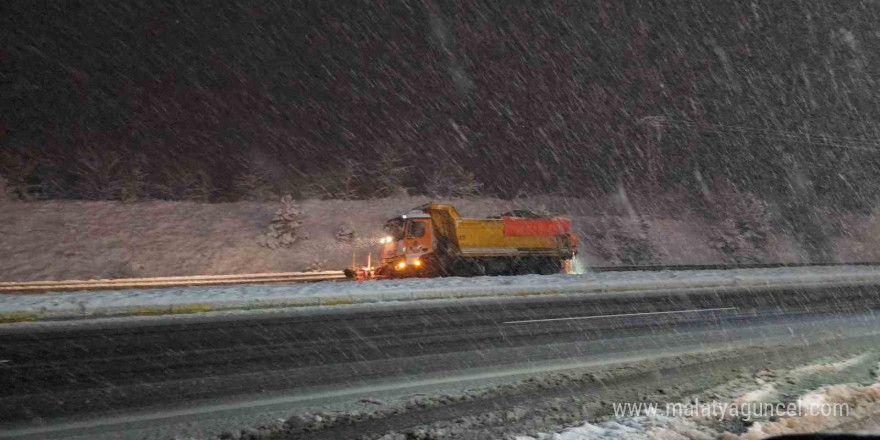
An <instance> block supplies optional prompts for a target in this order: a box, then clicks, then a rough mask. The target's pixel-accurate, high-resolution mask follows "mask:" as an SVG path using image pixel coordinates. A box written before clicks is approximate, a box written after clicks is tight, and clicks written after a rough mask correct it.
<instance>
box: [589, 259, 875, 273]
mask: <svg viewBox="0 0 880 440" xmlns="http://www.w3.org/2000/svg"><path fill="white" fill-rule="evenodd" d="M810 266H880V262H878V261H857V262H853V263H744V264H649V265H640V266H589V267H588V268H587V270H588V271H589V272H638V271H650V272H659V271H664V270H733V269H775V268H780V267H810Z"/></svg>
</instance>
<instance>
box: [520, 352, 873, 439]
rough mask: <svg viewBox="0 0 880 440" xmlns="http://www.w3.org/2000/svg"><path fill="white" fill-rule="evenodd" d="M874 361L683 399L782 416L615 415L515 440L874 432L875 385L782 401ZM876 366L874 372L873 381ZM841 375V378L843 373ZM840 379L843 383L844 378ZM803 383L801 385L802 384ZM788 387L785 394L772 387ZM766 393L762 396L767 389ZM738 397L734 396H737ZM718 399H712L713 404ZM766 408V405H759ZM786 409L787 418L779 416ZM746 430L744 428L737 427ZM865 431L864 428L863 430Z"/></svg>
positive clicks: (764, 377) (764, 376) (759, 379)
mask: <svg viewBox="0 0 880 440" xmlns="http://www.w3.org/2000/svg"><path fill="white" fill-rule="evenodd" d="M872 359H874V360H876V353H871V355H868V354H863V355H862V356H857V357H854V358H850V359H846V360H844V361H841V362H831V363H818V364H811V365H807V366H804V367H801V368H796V369H793V370H789V371H762V372H759V373H758V374H757V375H756V376H754V377H751V378H741V379H739V380H735V381H732V382H730V383H727V384H724V385H721V386H719V387H715V388H712V389H709V390H707V391H705V392H703V393H701V394H700V395H697V396H691V397H690V398H688V399H686V401H689V402H694V401H702V402H708V399H710V397H712V396H715V397H720V395H719V393H722V394H726V395H729V396H730V397H731V399H730V400H729V401H726V402H724V401H721V404H724V403H728V404H736V405H739V406H738V407H739V408H742V407H744V406H745V405H750V404H751V405H752V408H760V407H761V404H762V403H768V402H770V403H773V404H782V405H785V408H786V409H785V410H784V411H783V415H781V416H776V415H772V416H771V415H768V414H764V413H760V414H759V413H754V412H753V413H750V414H749V415H748V416H747V417H746V418H743V415H742V414H739V415H738V416H737V417H718V414H713V415H711V416H706V415H705V414H703V415H685V416H681V415H675V416H670V415H669V414H668V413H667V414H661V413H657V412H650V413H649V412H648V411H646V412H644V413H642V414H639V415H629V416H622V417H617V418H615V419H613V420H605V421H598V422H594V423H585V424H584V425H582V426H579V427H575V428H570V429H566V430H565V431H562V432H558V433H539V434H538V435H537V436H535V437H532V436H517V437H515V438H516V439H517V440H618V439H644V440H649V439H650V440H656V439H691V440H709V439H722V440H761V439H765V438H768V437H772V436H777V435H786V434H803V433H815V432H846V433H853V432H874V433H876V432H877V431H876V427H877V426H878V423H877V419H878V417H880V381H878V382H875V383H873V384H870V385H865V386H862V385H858V384H837V385H827V386H823V387H821V388H818V389H814V390H810V391H803V390H801V391H800V392H798V393H793V395H794V396H795V397H793V398H789V399H784V398H783V397H784V395H792V394H790V393H791V391H792V390H793V389H797V388H798V387H799V386H803V384H807V383H810V381H809V380H808V379H810V378H813V379H815V378H816V377H817V376H821V375H825V376H824V377H822V378H823V379H826V378H827V377H834V375H835V374H841V372H843V371H845V370H848V369H852V368H855V367H858V366H859V365H861V364H864V363H866V362H867V361H869V360H872ZM878 373H880V368H878V369H877V370H875V371H874V373H873V376H874V377H875V378H876V377H877V376H878ZM843 376H844V377H845V376H846V375H843ZM844 380H846V379H844ZM802 381H803V383H802ZM782 388H788V390H787V391H788V392H786V393H778V394H777V393H775V392H773V391H775V390H776V389H782ZM768 389H769V390H771V391H770V392H767V390H768ZM737 396H738V397H737ZM718 402H719V401H718V400H716V401H713V404H714V403H718ZM764 407H765V408H766V406H764ZM785 411H788V412H790V413H791V415H784V412H785ZM743 422H745V423H743ZM744 426H747V428H745V429H744V430H743V429H742V427H744ZM864 428H867V429H864ZM743 431H744V432H743Z"/></svg>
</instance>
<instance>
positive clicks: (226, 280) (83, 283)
mask: <svg viewBox="0 0 880 440" xmlns="http://www.w3.org/2000/svg"><path fill="white" fill-rule="evenodd" d="M343 279H345V274H343V273H342V272H341V271H324V272H286V273H256V274H244V275H197V276H178V277H156V278H121V279H111V280H65V281H28V282H3V283H0V293H19V294H21V293H42V292H61V291H75V290H116V289H142V288H151V287H182V286H213V285H224V284H269V283H303V282H315V281H334V280H343Z"/></svg>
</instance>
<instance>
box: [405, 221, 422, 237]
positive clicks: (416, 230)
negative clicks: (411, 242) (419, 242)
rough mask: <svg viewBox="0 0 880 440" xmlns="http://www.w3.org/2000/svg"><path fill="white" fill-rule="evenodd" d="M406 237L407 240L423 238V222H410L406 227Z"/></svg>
mask: <svg viewBox="0 0 880 440" xmlns="http://www.w3.org/2000/svg"><path fill="white" fill-rule="evenodd" d="M406 236H407V237H408V238H420V237H424V236H425V222H417V221H411V222H409V226H407V231H406Z"/></svg>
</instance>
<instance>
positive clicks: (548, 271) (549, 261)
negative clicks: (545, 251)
mask: <svg viewBox="0 0 880 440" xmlns="http://www.w3.org/2000/svg"><path fill="white" fill-rule="evenodd" d="M560 272H562V261H561V260H559V259H556V258H542V259H541V261H540V262H539V263H538V273H539V274H541V275H553V274H556V273H560Z"/></svg>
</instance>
